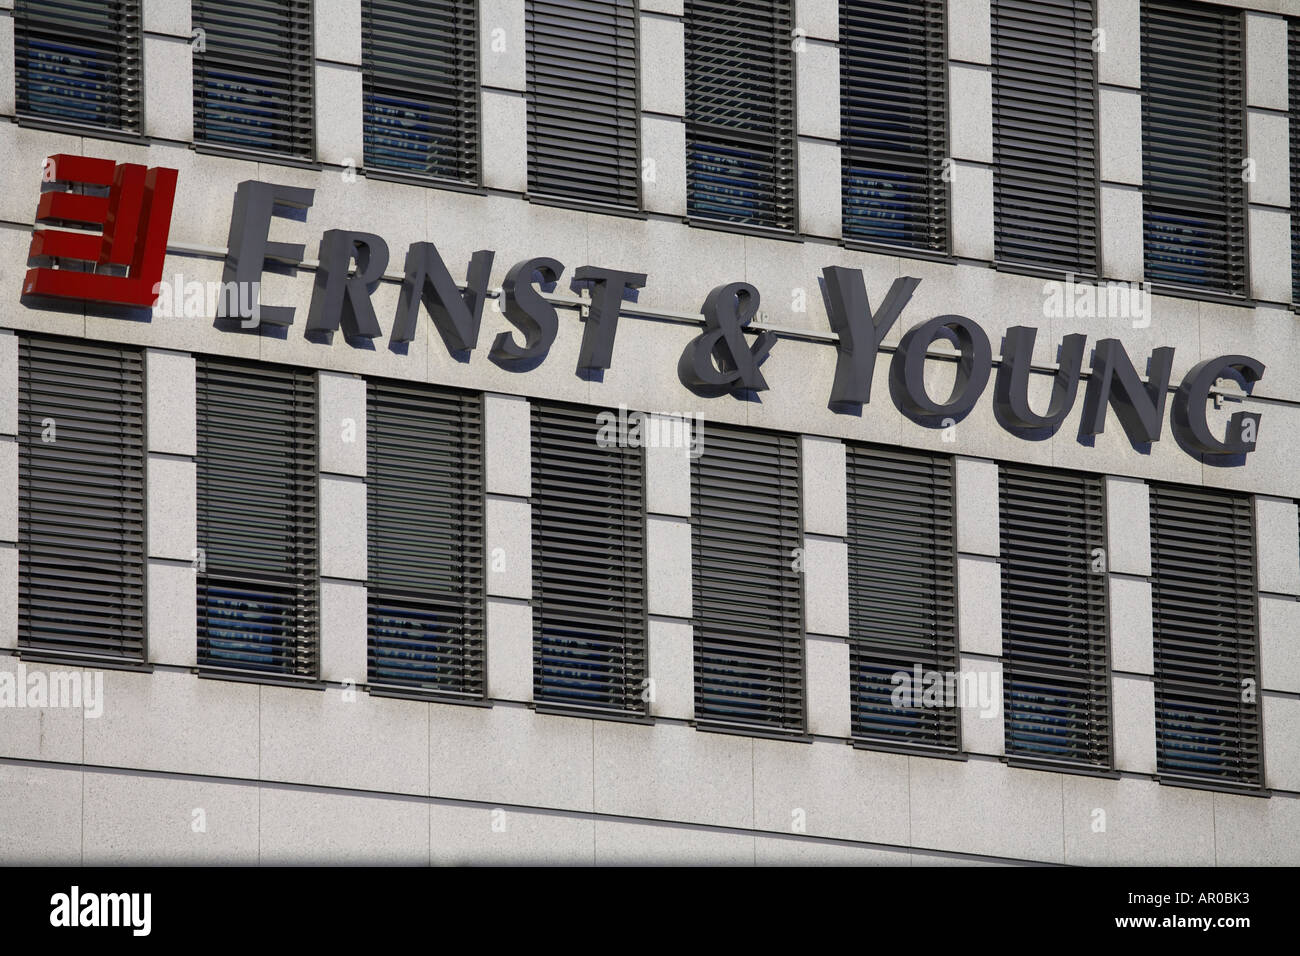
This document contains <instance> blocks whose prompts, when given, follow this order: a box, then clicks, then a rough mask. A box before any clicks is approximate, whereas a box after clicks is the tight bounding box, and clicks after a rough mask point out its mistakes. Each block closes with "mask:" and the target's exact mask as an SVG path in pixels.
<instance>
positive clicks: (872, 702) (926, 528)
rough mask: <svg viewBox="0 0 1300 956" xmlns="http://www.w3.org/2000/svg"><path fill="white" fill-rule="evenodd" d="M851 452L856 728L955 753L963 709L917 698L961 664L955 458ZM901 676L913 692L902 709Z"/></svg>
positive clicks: (902, 745)
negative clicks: (934, 678) (898, 704)
mask: <svg viewBox="0 0 1300 956" xmlns="http://www.w3.org/2000/svg"><path fill="white" fill-rule="evenodd" d="M846 451H847V469H848V545H849V628H850V632H851V635H852V636H851V638H850V641H849V674H850V677H849V679H850V682H851V683H850V695H851V705H852V725H853V736H854V737H856V738H858V739H860V740H862V741H865V742H867V743H869V744H870V745H871V746H872V747H878V748H882V749H898V750H943V751H956V750H958V749H959V748H960V745H961V742H960V737H959V731H958V711H957V708H956V707H955V706H946V702H945V705H944V706H922V704H921V702H920V700H921V698H920V695H921V694H922V692H923V690H924V687H925V682H926V681H929V680H930V679H931V675H933V674H936V673H937V674H941V675H943V677H944V678H946V677H947V675H950V674H955V673H957V670H958V662H957V625H956V616H955V609H956V607H957V599H956V590H955V589H956V568H955V563H956V557H955V554H956V551H955V545H954V536H953V475H952V472H953V466H952V459H951V458H949V457H946V456H939V455H928V454H925V453H923V452H912V451H905V450H903V449H898V448H889V449H883V448H873V447H871V446H868V445H855V444H850V445H848V447H847V449H846ZM917 668H919V669H920V674H921V679H922V684H921V686H918V685H917V681H916V675H917ZM897 674H905V675H906V677H907V683H906V687H908V688H910V689H911V690H912V691H913V693H914V694H915V696H914V697H912V699H911V700H910V701H909V702H908V704H909V705H908V706H906V707H903V708H899V707H896V706H895V701H894V696H893V695H894V693H895V691H896V689H898V688H899V687H901V686H904V685H903V684H901V683H900V682H899V681H898V680H896V679H895V675H897Z"/></svg>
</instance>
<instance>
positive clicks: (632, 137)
mask: <svg viewBox="0 0 1300 956" xmlns="http://www.w3.org/2000/svg"><path fill="white" fill-rule="evenodd" d="M527 18H528V191H529V192H530V193H536V194H538V195H550V196H559V197H564V198H568V199H577V200H581V201H584V202H593V203H602V204H606V205H611V206H624V207H632V208H635V207H638V206H639V205H640V181H641V180H640V172H641V171H640V166H639V161H638V158H637V142H638V136H637V133H638V128H639V126H640V114H639V112H638V109H639V106H638V103H637V22H636V21H637V14H636V4H635V2H634V0H528V4H527Z"/></svg>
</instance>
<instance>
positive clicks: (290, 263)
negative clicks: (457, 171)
mask: <svg viewBox="0 0 1300 956" xmlns="http://www.w3.org/2000/svg"><path fill="white" fill-rule="evenodd" d="M44 179H45V181H46V183H47V184H48V185H47V187H46V188H45V190H43V191H42V193H41V195H40V200H39V203H38V207H37V215H36V218H37V223H38V228H37V229H36V231H35V233H34V235H33V238H32V244H31V250H30V253H29V260H30V261H31V262H34V263H35V265H34V266H33V267H32V268H30V269H29V270H28V273H27V277H26V279H25V281H24V283H23V295H24V297H31V298H55V299H75V300H78V301H81V302H85V303H100V304H103V305H109V306H114V305H115V306H135V307H142V308H148V307H152V306H153V305H154V303H155V302H156V301H157V299H158V297H159V295H160V293H163V292H166V293H168V294H170V293H171V290H170V289H169V288H164V286H163V284H162V282H161V279H162V266H163V258H164V256H165V254H166V248H167V235H168V230H169V225H170V216H171V207H172V200H173V197H174V194H175V189H176V171H175V170H172V169H166V168H163V167H159V168H156V169H148V170H146V169H145V168H144V167H143V166H138V165H133V164H120V165H119V164H114V163H112V162H111V161H108V160H102V159H93V158H89V157H80V156H66V155H58V156H51V157H50V158H49V159H48V160H46V166H45V177H44ZM74 190H75V191H74ZM313 198H314V191H313V190H311V189H305V188H300V187H291V186H282V185H278V184H275V183H266V182H257V181H251V180H250V181H247V182H243V183H240V184H239V186H238V188H237V190H236V193H235V201H234V210H233V213H232V215H231V220H230V232H229V242H228V251H227V255H226V262H225V270H224V275H223V294H222V295H220V296H219V297H218V300H217V304H216V317H217V318H218V319H226V320H231V322H235V321H237V322H238V326H239V327H243V328H250V327H253V326H256V325H259V324H260V325H272V326H282V327H283V326H289V325H292V324H293V322H294V319H295V314H294V312H295V310H294V309H293V307H291V306H285V305H275V304H267V303H263V302H261V301H260V280H261V277H262V273H263V270H264V269H266V268H267V267H268V265H269V266H271V267H272V268H281V269H283V268H286V267H287V268H292V267H294V266H297V265H299V264H300V263H301V262H302V261H303V258H304V252H305V249H304V246H302V245H300V244H295V243H286V242H277V241H272V240H271V239H270V238H269V236H270V228H271V220H272V219H273V218H275V217H277V216H293V217H294V218H298V219H305V218H306V215H307V210H308V209H309V208H310V207H311V205H312V201H313ZM68 224H73V225H76V226H79V227H81V231H77V232H70V231H66V230H65V229H60V228H52V227H55V226H65V225H68ZM87 229H97V230H98V233H91V232H88V231H86V230H87ZM494 258H495V256H494V253H493V252H492V251H490V250H481V251H479V252H475V253H474V254H473V255H472V256H471V258H470V262H469V266H468V269H467V271H466V276H465V283H464V287H463V288H462V287H461V286H460V285H459V284H458V283H457V282H456V280H455V279H454V278H453V277H452V275H451V272H450V270H449V269H448V267H447V265H446V263H445V262H444V261H443V259H442V257H441V256H440V255H439V253H438V250H437V248H436V247H435V245H434V244H433V243H431V242H415V243H412V244H411V246H410V248H408V249H407V250H406V259H405V263H404V269H403V274H404V277H403V279H402V284H401V289H400V294H399V296H398V302H397V308H396V312H395V314H394V315H393V316H392V323H391V329H390V332H389V344H390V346H398V347H400V345H401V344H402V343H406V342H410V341H412V340H413V339H414V337H415V333H416V329H417V323H418V322H419V320H420V316H421V312H422V311H423V312H427V313H428V315H429V317H430V319H431V320H432V322H433V325H434V327H435V328H436V329H437V330H438V333H439V335H440V336H441V338H442V340H443V342H444V344H445V345H446V347H447V349H448V350H449V351H450V352H452V353H453V354H457V355H458V356H460V357H464V356H465V354H466V353H468V352H470V351H472V350H474V349H476V348H477V347H478V345H479V328H480V325H481V323H482V317H483V306H484V303H485V302H486V300H487V299H488V298H489V285H488V283H489V277H490V275H491V271H492V265H493V260H494ZM388 261H389V249H388V245H387V244H386V243H385V242H384V240H383V239H382V238H381V237H379V236H377V235H375V234H373V233H368V232H358V231H353V230H347V229H329V230H326V231H325V232H324V234H323V235H322V237H321V241H320V254H319V265H318V266H317V269H316V275H315V287H314V289H313V293H312V297H311V304H310V306H309V309H308V315H307V317H306V321H305V329H306V331H307V332H310V333H315V334H317V335H321V334H330V333H334V332H340V331H341V332H342V334H343V336H344V338H345V340H347V341H349V342H351V343H356V342H358V340H367V339H377V338H380V337H381V336H382V335H383V332H382V330H381V328H380V325H379V321H378V318H377V317H376V315H375V309H374V305H373V303H372V301H371V293H372V292H373V291H374V289H375V287H376V285H377V284H378V282H379V280H380V278H381V277H382V276H383V274H384V271H385V270H386V269H387V267H388ZM565 268H566V267H565V265H564V264H563V263H560V262H558V261H557V260H555V259H552V258H548V257H545V256H541V257H534V258H529V259H525V260H523V261H521V262H517V263H515V264H513V265H512V266H511V267H510V269H509V270H508V271H507V272H506V275H505V280H504V282H503V283H502V287H501V292H500V296H501V302H500V309H501V313H502V314H503V315H504V316H505V318H506V321H507V322H509V323H510V325H511V326H512V327H513V330H514V331H513V332H502V333H501V334H499V335H498V336H497V337H496V338H495V339H494V340H493V342H492V346H491V349H490V350H489V353H488V356H489V358H490V359H491V360H492V361H493V362H495V363H497V364H498V365H500V366H502V367H504V368H507V369H511V370H515V371H526V370H528V369H531V368H534V367H536V366H537V365H538V364H540V363H541V362H542V361H543V360H545V358H546V356H547V353H548V352H549V350H550V348H551V345H552V343H553V342H554V341H555V337H556V333H557V331H558V328H559V319H558V315H557V312H556V307H555V305H554V304H553V303H552V302H551V301H550V300H548V298H547V297H546V296H545V295H544V294H543V292H542V287H543V286H549V285H552V284H554V283H556V282H558V281H559V279H560V277H561V276H562V275H563V274H564V272H565ZM822 276H823V279H824V288H825V298H826V305H827V312H828V314H829V316H830V324H831V327H832V329H833V331H834V332H835V333H837V340H836V342H835V348H836V350H837V361H836V367H835V376H834V380H833V382H832V383H831V384H830V393H829V396H828V400H829V406H830V407H831V408H832V409H833V410H835V411H837V412H856V411H858V410H859V409H860V408H861V406H863V405H866V404H868V403H869V402H870V401H871V394H872V384H873V383H872V379H873V375H874V372H875V366H876V358H877V355H878V354H879V352H880V346H881V343H882V341H883V340H884V338H885V336H886V334H887V333H888V332H889V331H890V329H892V328H893V326H894V325H895V324H896V323H897V322H898V320H899V318H900V316H901V315H902V312H903V309H904V307H905V306H906V305H907V303H908V301H909V300H910V299H911V297H912V295H913V293H914V292H915V290H916V287H917V285H918V284H919V283H920V280H919V279H915V278H910V277H901V278H898V279H895V280H894V281H893V284H892V285H891V286H890V288H889V291H888V292H887V293H886V295H885V297H884V299H883V300H881V301H880V302H879V304H878V305H877V306H876V307H874V308H873V307H872V304H871V302H870V300H869V298H868V295H867V290H866V284H865V281H864V279H863V276H862V273H861V271H859V270H857V269H847V268H842V267H839V266H828V267H827V268H825V269H823V270H822ZM573 282H574V284H575V285H577V286H585V287H586V288H587V289H588V290H589V293H590V302H589V304H588V305H587V317H586V319H585V321H584V322H583V330H582V342H581V345H580V348H579V355H578V366H577V369H576V370H575V371H576V373H578V374H583V373H590V372H599V371H602V370H604V369H608V368H609V367H610V363H611V361H612V356H613V350H614V340H615V335H616V333H617V330H618V321H619V316H620V311H621V306H622V303H623V300H624V298H625V296H626V295H627V294H628V293H629V292H630V291H632V290H637V289H642V288H645V287H646V285H647V282H648V277H647V275H646V274H644V273H639V272H626V271H622V270H618V269H609V268H604V267H601V266H594V265H582V266H578V267H577V268H576V269H574V271H573ZM179 292H180V290H178V295H177V299H179V298H180V294H179ZM759 301H760V297H759V291H758V289H757V288H755V287H754V286H753V285H751V284H749V283H747V282H729V283H724V284H721V285H718V286H716V287H715V288H714V289H713V290H712V291H711V292H710V293H709V294H708V296H707V297H706V299H705V301H704V303H703V305H702V307H701V313H702V314H703V317H704V330H703V332H701V334H700V335H698V336H696V337H695V338H694V339H693V340H692V341H691V342H690V343H689V344H688V345H687V347H686V349H685V350H684V351H683V353H682V355H681V359H680V361H679V362H678V365H677V374H678V376H679V377H680V379H681V381H682V383H683V384H684V385H685V386H686V387H688V388H690V389H691V390H692V391H694V392H696V393H697V394H699V395H702V396H707V397H716V396H721V395H725V394H728V393H730V394H736V395H741V396H744V395H746V394H752V393H756V392H761V391H764V390H765V389H767V387H768V385H767V382H766V380H765V379H764V377H763V373H762V369H761V366H762V365H763V363H764V362H765V361H766V360H768V359H769V358H770V357H771V356H772V355H773V353H774V349H775V346H776V345H777V335H776V333H774V332H772V331H770V330H764V331H758V330H750V329H749V327H750V324H751V322H752V321H753V319H754V317H755V315H756V314H757V313H758V308H759ZM747 330H748V333H749V335H751V336H752V338H749V337H747ZM1036 336H1037V330H1036V329H1035V328H1033V327H1031V326H1014V327H1012V328H1010V329H1008V330H1007V332H1006V334H1005V337H1004V339H1003V341H1002V348H1001V355H1002V358H1001V362H1000V363H999V365H998V367H997V370H996V376H994V375H993V362H992V345H991V343H990V342H989V338H988V336H987V335H986V334H985V332H984V330H983V329H982V328H981V327H980V326H979V324H978V323H976V322H975V321H973V320H972V319H970V318H968V317H966V316H964V315H958V314H951V315H939V316H935V317H933V318H930V319H928V320H926V321H923V322H921V323H919V324H917V325H914V326H912V327H911V328H910V329H908V331H907V332H906V333H905V334H904V335H903V336H902V340H901V342H900V343H899V345H898V347H897V348H896V349H895V350H894V353H893V358H892V360H891V362H890V365H889V373H888V378H889V382H888V388H889V394H890V396H891V398H892V399H893V401H894V404H895V405H896V406H897V408H898V409H899V411H900V412H902V413H903V414H904V415H907V416H908V417H909V418H911V419H912V420H913V421H916V422H918V423H920V424H922V425H926V426H929V427H944V426H947V425H950V424H952V423H954V422H957V421H960V420H961V419H962V418H963V417H965V416H966V415H967V414H969V413H970V411H971V410H972V409H973V408H974V406H975V404H976V402H978V401H979V399H980V397H981V395H982V394H983V393H984V391H985V390H986V388H987V386H988V383H989V379H990V377H994V383H993V406H994V412H995V415H996V418H997V420H998V421H999V423H1000V424H1001V425H1002V426H1003V427H1004V428H1006V429H1007V430H1008V431H1009V432H1011V433H1012V434H1015V435H1018V436H1020V437H1022V438H1026V439H1039V438H1043V437H1046V436H1048V435H1051V434H1052V433H1054V432H1055V431H1056V430H1057V429H1058V428H1059V427H1060V425H1061V424H1062V423H1063V422H1064V420H1065V418H1066V416H1067V415H1069V413H1070V411H1071V409H1072V408H1073V406H1074V404H1075V401H1076V398H1077V392H1078V389H1079V383H1080V379H1081V378H1082V377H1083V376H1082V372H1083V362H1084V358H1085V353H1086V351H1087V349H1086V344H1087V336H1085V335H1083V334H1077V333H1076V334H1070V335H1066V336H1064V337H1063V339H1062V340H1061V344H1060V352H1059V355H1060V360H1059V363H1058V368H1057V370H1056V371H1055V372H1054V374H1053V379H1052V387H1051V395H1050V398H1049V400H1048V402H1047V408H1046V409H1044V410H1041V411H1035V410H1034V409H1033V408H1032V407H1031V405H1030V402H1029V382H1030V373H1031V360H1032V355H1033V348H1034V341H1035V338H1036ZM939 340H945V341H947V342H949V343H950V344H951V345H952V346H954V347H955V349H956V351H957V359H956V363H957V369H956V376H955V380H954V383H953V386H952V389H951V391H950V393H949V394H948V395H947V396H944V397H941V398H935V397H934V396H932V395H930V394H929V392H928V391H927V388H926V385H925V380H924V375H923V372H924V367H925V362H926V359H927V352H928V351H929V348H930V346H931V345H932V344H933V343H935V342H936V341H939ZM1173 357H1174V350H1173V349H1172V348H1157V349H1154V350H1153V351H1152V353H1151V355H1150V356H1149V358H1148V362H1147V370H1148V374H1147V381H1145V382H1144V381H1143V380H1142V377H1141V376H1140V375H1139V374H1138V372H1137V370H1136V368H1135V367H1134V364H1133V361H1132V359H1131V358H1130V356H1129V355H1128V353H1127V351H1126V350H1125V348H1124V346H1123V344H1122V343H1121V342H1120V341H1119V340H1118V339H1101V340H1100V341H1098V342H1096V343H1095V345H1094V346H1093V349H1092V354H1091V358H1090V360H1089V368H1088V380H1087V385H1086V388H1085V391H1084V396H1083V400H1082V401H1083V407H1082V416H1081V423H1080V429H1079V430H1080V439H1081V440H1084V441H1087V440H1090V438H1091V437H1092V436H1096V435H1099V434H1101V433H1102V431H1103V430H1104V429H1105V426H1106V417H1107V413H1108V411H1109V410H1114V412H1115V415H1116V417H1117V418H1118V420H1119V423H1120V425H1121V427H1122V428H1123V429H1124V432H1125V434H1126V436H1127V437H1128V439H1129V440H1130V441H1131V442H1132V443H1133V444H1134V445H1137V446H1143V445H1148V444H1150V443H1152V442H1155V441H1158V440H1159V439H1160V437H1161V430H1162V427H1163V424H1164V418H1165V404H1166V399H1167V398H1168V394H1169V386H1170V373H1171V371H1172V367H1173ZM1263 374H1264V365H1263V363H1261V362H1259V361H1257V360H1256V359H1253V358H1250V357H1249V356H1245V355H1222V356H1219V357H1217V358H1213V359H1208V360H1206V361H1203V362H1200V363H1198V364H1197V365H1195V366H1194V367H1193V368H1192V369H1190V370H1189V371H1188V373H1187V374H1186V376H1185V377H1184V378H1183V380H1182V382H1181V383H1180V384H1179V386H1178V389H1177V391H1176V392H1175V394H1174V396H1173V407H1172V409H1171V415H1170V421H1171V423H1172V425H1173V431H1174V437H1175V440H1176V441H1177V442H1178V444H1179V446H1180V447H1182V448H1183V449H1184V450H1185V451H1187V452H1188V454H1191V455H1194V456H1196V457H1200V458H1202V459H1203V460H1205V461H1206V462H1207V463H1211V464H1218V465H1239V464H1242V463H1243V462H1244V460H1245V455H1247V454H1248V453H1250V452H1251V451H1253V450H1254V448H1255V444H1256V440H1257V436H1258V433H1259V423H1260V415H1259V413H1257V412H1246V411H1242V412H1236V413H1234V414H1233V415H1232V416H1231V417H1230V418H1229V420H1228V422H1227V426H1226V429H1224V433H1223V434H1221V435H1220V434H1216V430H1215V429H1213V428H1212V427H1211V425H1210V423H1209V421H1208V418H1207V405H1208V403H1209V401H1210V398H1211V392H1212V389H1213V388H1214V386H1215V383H1216V382H1217V381H1218V380H1219V379H1231V380H1234V381H1236V382H1237V383H1238V384H1239V385H1240V386H1241V387H1242V388H1243V389H1244V390H1245V391H1246V393H1247V394H1249V393H1250V391H1251V389H1252V387H1253V385H1254V383H1255V382H1257V381H1259V379H1260V378H1261V377H1262V376H1263Z"/></svg>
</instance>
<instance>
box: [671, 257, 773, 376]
mask: <svg viewBox="0 0 1300 956" xmlns="http://www.w3.org/2000/svg"><path fill="white" fill-rule="evenodd" d="M701 311H702V312H703V313H704V328H705V330H704V332H703V333H702V334H700V335H698V336H696V337H695V338H694V339H692V340H691V342H690V344H689V345H687V346H686V349H685V350H684V351H683V352H682V357H681V361H679V362H678V363H677V374H678V376H679V377H680V378H681V380H682V384H683V385H685V386H686V387H688V388H696V389H702V390H703V389H709V390H719V394H720V393H721V391H727V390H731V389H737V388H739V389H749V390H752V391H756V392H761V391H764V390H765V389H766V388H767V382H766V381H765V380H764V378H763V373H762V372H760V371H759V370H758V366H759V365H760V364H761V363H762V362H763V360H764V359H765V358H767V353H768V352H770V351H771V350H772V346H773V345H775V344H776V335H775V334H774V333H772V332H760V333H758V337H757V338H756V339H755V340H754V344H753V346H750V344H749V343H748V342H746V341H745V335H744V329H745V327H746V326H748V325H749V323H750V321H751V320H752V319H753V318H754V316H755V315H757V314H758V290H757V289H755V288H754V287H753V286H752V285H750V284H749V283H748V282H731V283H728V284H727V285H720V286H718V287H717V288H715V289H714V290H713V291H712V292H710V293H709V296H708V298H707V299H705V300H704V308H703V309H701Z"/></svg>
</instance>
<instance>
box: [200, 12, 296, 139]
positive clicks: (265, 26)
mask: <svg viewBox="0 0 1300 956" xmlns="http://www.w3.org/2000/svg"><path fill="white" fill-rule="evenodd" d="M191 18H192V22H193V26H194V29H195V30H201V31H202V33H201V34H200V35H199V41H198V42H196V43H195V45H194V139H195V141H196V142H200V143H205V144H207V145H208V146H216V147H221V148H226V149H237V150H239V149H242V150H254V151H257V152H260V153H274V154H277V155H281V156H290V157H298V158H303V159H310V158H312V156H313V155H314V151H315V150H314V145H315V144H314V141H313V138H312V89H313V69H314V62H313V59H312V49H313V48H312V34H311V0H193V6H192V13H191Z"/></svg>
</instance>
